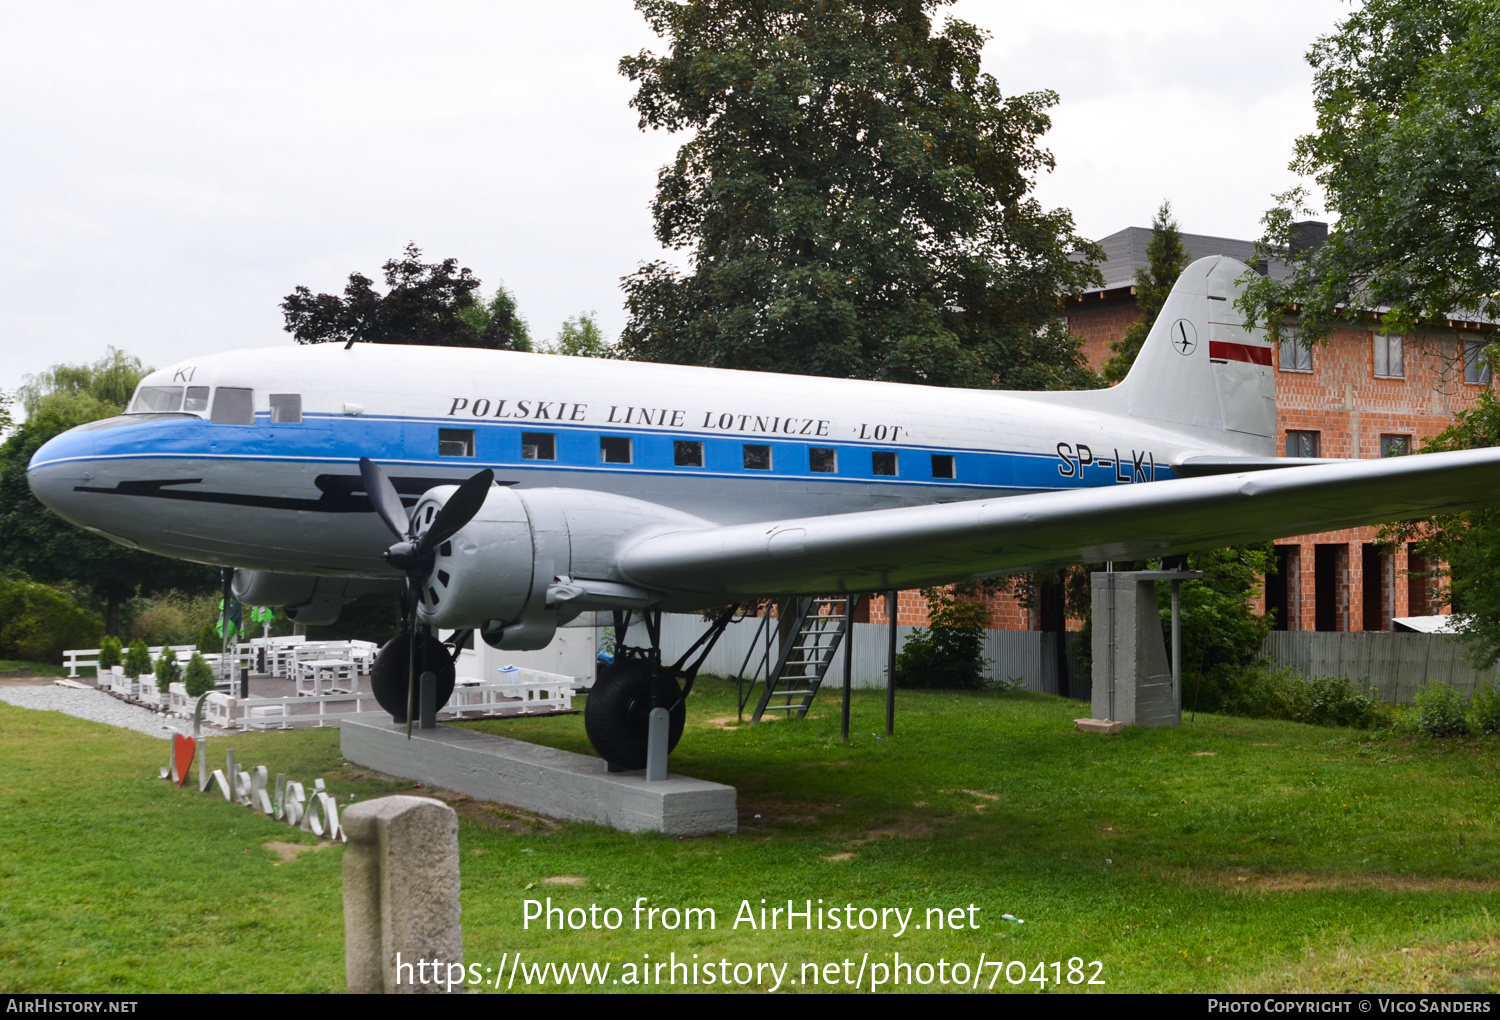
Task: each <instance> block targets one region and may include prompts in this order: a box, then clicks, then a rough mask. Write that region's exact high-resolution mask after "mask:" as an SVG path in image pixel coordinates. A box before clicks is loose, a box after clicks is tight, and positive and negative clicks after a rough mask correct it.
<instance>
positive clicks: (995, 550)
mask: <svg viewBox="0 0 1500 1020" xmlns="http://www.w3.org/2000/svg"><path fill="white" fill-rule="evenodd" d="M1496 505H1500V448H1491V449H1485V450H1464V451H1459V452H1455V453H1430V454H1418V455H1415V456H1408V457H1392V458H1388V459H1383V460H1366V461H1344V462H1341V463H1330V464H1327V465H1324V466H1314V467H1291V468H1282V469H1278V470H1264V471H1255V472H1252V473H1240V474H1231V475H1216V476H1211V477H1204V478H1185V479H1175V480H1172V481H1161V482H1150V483H1145V484H1132V485H1118V486H1109V487H1101V488H1090V489H1072V490H1068V491H1062V492H1047V493H1036V494H1032V495H1025V496H1009V497H1003V498H996V499H982V500H973V501H969V502H960V503H946V504H935V505H930V506H920V507H902V508H896V509H889V510H870V511H864V512H859V513H849V514H835V515H830V516H825V517H806V518H801V519H796V520H784V521H773V522H764V523H760V524H744V525H734V526H729V527H718V528H702V529H693V530H683V531H673V532H670V533H667V534H658V535H654V536H652V537H650V538H646V539H643V540H641V541H639V542H637V543H635V544H633V545H629V546H626V547H625V548H624V549H622V550H621V552H620V556H619V559H618V560H617V566H618V569H619V571H620V575H621V577H622V578H623V579H625V580H627V581H629V582H631V583H633V584H638V585H641V586H642V587H644V588H648V589H652V590H655V591H664V592H671V593H674V594H677V595H679V596H713V597H715V598H718V597H722V599H723V601H725V602H730V601H737V600H741V599H747V598H755V597H761V596H768V595H791V594H826V593H830V592H840V591H847V592H860V591H883V590H889V589H892V588H900V589H905V588H915V587H925V586H930V585H938V584H946V583H950V582H954V581H962V580H970V579H975V578H980V577H986V576H995V575H1000V574H1006V573H1018V572H1021V571H1025V570H1031V569H1034V568H1038V567H1047V566H1054V565H1061V564H1066V563H1096V562H1100V561H1105V560H1140V559H1147V558H1151V557H1156V556H1161V555H1170V554H1175V553H1182V552H1188V551H1190V550H1193V549H1204V548H1211V547H1214V546H1220V545H1231V544H1236V543H1246V542H1263V541H1268V540H1270V539H1274V538H1278V537H1282V536H1287V535H1304V534H1308V533H1310V532H1318V531H1329V530H1334V529H1338V528H1348V527H1356V526H1360V525H1367V524H1379V523H1384V522H1388V521H1399V520H1409V519H1412V518H1417V517H1427V516H1430V515H1432V514H1436V513H1446V512H1451V511H1457V510H1466V509H1476V508H1480V507H1487V506H1496Z"/></svg>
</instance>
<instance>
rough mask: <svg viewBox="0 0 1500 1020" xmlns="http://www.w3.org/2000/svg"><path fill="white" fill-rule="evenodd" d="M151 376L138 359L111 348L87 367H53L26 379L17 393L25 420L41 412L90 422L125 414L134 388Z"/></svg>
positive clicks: (149, 370) (147, 368) (146, 366)
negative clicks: (123, 412) (24, 411)
mask: <svg viewBox="0 0 1500 1020" xmlns="http://www.w3.org/2000/svg"><path fill="white" fill-rule="evenodd" d="M150 372H151V368H150V366H148V365H143V364H142V363H141V359H140V358H137V357H135V356H134V355H131V354H126V353H125V352H124V351H122V350H119V349H118V348H115V347H109V348H106V349H105V355H104V357H102V358H100V359H99V360H98V361H96V362H94V363H93V364H90V365H53V366H52V367H51V368H49V369H47V370H46V371H45V372H39V373H37V374H36V375H31V376H27V377H26V382H25V383H24V384H23V385H22V386H21V388H20V390H18V391H17V396H18V397H20V400H21V406H22V407H23V408H25V410H26V417H27V418H35V417H37V416H38V415H40V414H42V413H43V412H44V411H45V412H47V413H49V414H51V415H52V416H53V417H56V418H60V419H61V418H67V419H72V420H75V421H80V422H82V421H94V420H96V419H99V418H109V417H111V416H113V415H116V414H119V413H121V412H122V411H124V410H125V407H126V405H128V404H129V403H130V398H131V396H132V395H133V394H134V393H135V388H136V386H137V385H139V384H140V381H141V380H142V379H144V378H145V377H146V376H147V375H148V374H149V373H150Z"/></svg>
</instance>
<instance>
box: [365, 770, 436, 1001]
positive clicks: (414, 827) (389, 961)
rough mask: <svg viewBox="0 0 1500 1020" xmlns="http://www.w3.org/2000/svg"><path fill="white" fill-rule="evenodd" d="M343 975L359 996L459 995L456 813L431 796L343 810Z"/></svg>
mask: <svg viewBox="0 0 1500 1020" xmlns="http://www.w3.org/2000/svg"><path fill="white" fill-rule="evenodd" d="M343 826H344V832H345V833H346V834H347V835H348V837H349V846H348V849H346V850H345V851H344V976H345V981H346V983H347V985H348V990H349V991H351V992H357V993H371V992H385V993H414V992H444V991H449V990H450V987H449V986H448V984H447V983H446V979H447V978H448V977H449V976H450V974H451V971H450V970H449V965H450V964H452V965H455V966H456V967H457V969H458V971H459V972H460V973H459V975H458V981H457V983H456V985H454V986H453V987H452V989H451V990H453V991H462V990H463V987H464V985H463V975H462V973H461V972H462V969H463V968H462V963H463V958H464V944H463V931H462V929H461V928H460V927H459V906H458V815H457V814H456V813H455V812H454V810H453V809H452V808H450V807H449V806H448V805H446V804H444V803H442V802H441V801H437V800H433V799H431V798H429V797H400V796H398V797H381V798H379V799H377V800H370V801H365V802H364V803H361V804H355V805H353V806H351V807H350V808H349V809H348V810H346V811H345V812H344V817H343Z"/></svg>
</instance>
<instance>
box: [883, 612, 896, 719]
mask: <svg viewBox="0 0 1500 1020" xmlns="http://www.w3.org/2000/svg"><path fill="white" fill-rule="evenodd" d="M885 608H886V613H887V615H889V616H890V618H891V635H890V644H889V646H888V648H887V650H886V662H887V663H888V664H889V665H888V667H887V670H888V672H887V675H886V681H885V735H886V736H888V737H891V736H895V734H896V593H895V592H887V593H886V596H885Z"/></svg>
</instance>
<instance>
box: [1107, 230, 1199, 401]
mask: <svg viewBox="0 0 1500 1020" xmlns="http://www.w3.org/2000/svg"><path fill="white" fill-rule="evenodd" d="M1187 264H1188V252H1187V249H1186V248H1184V247H1183V245H1182V231H1181V230H1179V229H1178V227H1177V221H1176V220H1174V219H1173V218H1172V203H1171V202H1162V204H1161V208H1160V209H1158V210H1157V211H1156V216H1155V217H1153V218H1152V220H1151V240H1150V242H1148V243H1147V245H1146V266H1145V268H1143V269H1137V270H1136V271H1135V306H1136V308H1138V309H1139V310H1140V313H1141V315H1140V318H1138V319H1136V320H1135V321H1134V322H1132V323H1131V324H1130V326H1129V328H1127V329H1126V330H1125V332H1124V334H1123V335H1122V336H1121V337H1120V339H1118V340H1116V341H1115V342H1114V343H1112V344H1110V345H1109V349H1110V351H1111V352H1112V353H1111V354H1110V356H1109V360H1108V361H1106V362H1105V363H1104V367H1103V368H1102V369H1101V370H1100V374H1101V375H1103V376H1104V381H1105V382H1109V383H1117V382H1119V381H1120V380H1121V379H1124V378H1125V377H1126V376H1127V375H1129V374H1130V366H1131V365H1134V364H1135V359H1136V356H1137V355H1139V354H1140V353H1141V345H1143V344H1144V343H1145V342H1146V337H1147V335H1149V334H1150V332H1151V327H1152V326H1153V325H1155V324H1156V317H1157V316H1158V315H1160V314H1161V306H1162V305H1164V304H1166V302H1167V295H1168V294H1170V293H1172V286H1173V285H1174V284H1175V283H1176V282H1177V278H1178V277H1179V276H1181V275H1182V271H1183V270H1184V269H1186V268H1187Z"/></svg>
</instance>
